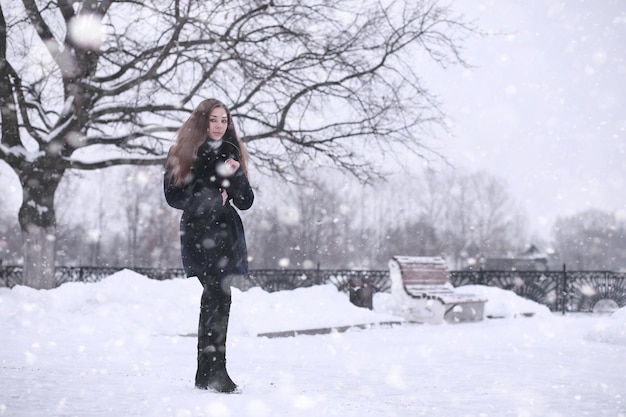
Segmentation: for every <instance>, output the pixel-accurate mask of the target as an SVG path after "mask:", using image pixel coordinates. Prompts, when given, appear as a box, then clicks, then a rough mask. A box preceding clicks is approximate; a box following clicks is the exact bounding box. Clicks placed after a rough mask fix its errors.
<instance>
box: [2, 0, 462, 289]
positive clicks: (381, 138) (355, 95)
mask: <svg viewBox="0 0 626 417" xmlns="http://www.w3.org/2000/svg"><path fill="white" fill-rule="evenodd" d="M357 6H358V7H357ZM469 30H470V29H469V28H468V27H467V26H465V25H464V24H463V23H462V22H460V21H459V20H458V19H455V18H454V17H453V16H450V14H449V12H448V10H447V9H446V8H442V7H439V6H438V5H437V3H436V1H414V2H390V3H386V2H368V3H363V2H358V4H357V3H355V2H354V1H350V0H337V1H334V2H318V1H308V0H303V1H299V2H285V3H283V2H282V1H280V0H268V1H256V0H229V1H195V0H180V1H173V2H154V1H150V0H146V1H136V0H132V1H130V0H129V1H124V0H118V1H113V0H85V1H82V2H68V1H65V0H59V1H47V0H46V1H43V0H22V1H21V2H18V1H7V0H0V109H1V114H2V119H1V120H2V129H1V130H2V138H1V141H0V143H1V145H2V146H0V159H1V160H3V161H4V162H5V163H7V164H8V165H9V166H10V167H11V168H12V169H13V170H14V171H15V172H16V174H17V175H18V177H19V179H20V183H21V185H22V188H23V202H22V205H21V208H20V210H19V223H20V226H21V229H22V232H23V235H24V277H25V282H26V284H28V285H31V286H34V287H39V288H48V287H52V286H54V277H53V269H54V256H55V249H54V247H55V246H54V245H55V240H56V215H55V207H54V195H55V192H56V190H57V188H58V185H59V182H60V181H61V179H62V178H63V176H64V175H65V173H66V172H67V171H68V170H75V169H79V170H93V169H100V168H104V167H109V166H113V165H120V164H136V165H147V164H161V163H162V162H163V155H164V153H165V151H166V150H167V148H168V146H169V143H170V142H169V140H170V139H171V136H172V133H173V132H174V131H175V130H176V129H177V128H178V126H179V125H180V123H181V121H182V120H184V118H186V117H187V115H188V114H189V112H190V111H191V110H192V108H193V107H194V105H195V104H196V102H197V101H199V99H201V98H206V97H209V96H214V97H219V98H221V99H222V100H223V101H225V102H226V103H228V104H229V105H230V107H231V109H232V112H233V116H234V117H235V119H236V122H237V123H238V124H239V125H240V126H239V128H240V131H241V132H245V134H244V135H243V136H244V140H245V141H247V142H249V143H250V144H252V146H251V148H252V150H253V153H254V155H255V159H256V161H257V164H256V165H257V168H258V169H266V170H271V171H275V172H279V173H282V174H283V175H287V174H288V173H289V170H290V168H292V167H296V168H298V169H299V168H300V167H302V166H304V164H307V165H309V166H310V165H311V164H312V163H313V162H314V163H315V164H326V163H330V164H335V165H337V166H339V167H341V168H343V169H346V170H350V171H351V172H353V173H354V174H355V175H358V176H359V177H360V178H362V179H363V180H367V179H368V178H370V177H371V176H373V175H375V174H376V171H375V170H372V169H369V167H368V164H369V162H371V161H368V160H367V158H365V157H364V156H363V155H364V153H359V152H357V151H356V150H357V149H361V150H367V149H368V147H370V146H375V147H380V146H393V145H394V144H397V143H399V144H402V145H403V146H406V147H408V148H410V149H411V150H413V151H414V152H416V153H422V152H424V151H425V148H423V147H422V146H421V142H420V141H419V140H418V139H417V138H418V137H419V134H420V129H421V128H423V127H424V125H425V124H428V123H430V122H432V121H436V120H437V119H439V118H440V116H441V115H440V113H439V111H438V109H437V106H436V103H435V101H434V99H433V97H431V96H430V95H429V94H428V93H427V89H426V88H425V87H424V86H422V85H421V83H420V78H419V77H418V74H417V73H416V68H418V66H416V65H413V62H412V59H414V58H415V57H417V56H421V57H428V58H430V59H432V60H435V61H437V62H439V63H441V64H442V65H447V64H450V63H452V62H460V61H461V60H460V58H459V53H458V52H459V51H458V44H459V42H460V41H461V40H462V38H463V37H465V36H466V35H467V34H468V31H469ZM253 143H254V144H253ZM355 145H358V146H355Z"/></svg>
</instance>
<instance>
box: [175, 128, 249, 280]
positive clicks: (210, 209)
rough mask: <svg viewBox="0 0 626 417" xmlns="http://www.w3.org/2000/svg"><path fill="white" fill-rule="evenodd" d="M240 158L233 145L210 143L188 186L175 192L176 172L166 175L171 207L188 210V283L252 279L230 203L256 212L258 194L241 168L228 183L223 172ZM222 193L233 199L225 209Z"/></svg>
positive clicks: (184, 233) (184, 247) (184, 221)
mask: <svg viewBox="0 0 626 417" xmlns="http://www.w3.org/2000/svg"><path fill="white" fill-rule="evenodd" d="M207 140H211V139H207ZM239 156H240V153H239V148H238V147H237V146H235V145H234V144H233V143H231V142H230V141H229V140H228V139H225V140H224V141H223V143H222V145H221V146H220V147H219V149H217V150H213V149H211V147H210V146H209V145H208V143H207V142H205V143H203V144H202V145H201V146H200V148H199V149H198V152H197V156H196V159H195V160H194V163H193V167H192V170H191V175H192V179H191V181H190V182H189V183H188V184H187V185H184V186H175V185H174V183H173V179H172V178H171V172H170V170H169V169H168V170H166V172H165V175H164V180H163V187H164V192H165V198H166V200H167V203H168V204H169V205H170V206H172V207H174V208H177V209H179V210H183V214H182V217H181V219H180V241H181V254H182V261H183V267H184V268H185V274H186V275H187V276H188V277H192V276H197V277H198V278H200V279H201V280H202V281H203V282H204V280H203V278H206V277H216V278H217V277H223V276H226V275H230V274H247V273H248V251H247V247H246V239H245V235H244V230H243V224H242V222H241V218H240V217H239V214H238V213H237V211H236V210H235V209H234V208H233V207H232V206H231V204H230V203H231V201H232V203H233V204H234V205H235V207H237V208H238V209H240V210H247V209H249V208H250V206H252V202H253V201H254V193H253V192H252V188H251V187H250V184H249V182H248V178H247V177H246V175H245V173H244V172H243V170H242V169H241V167H240V168H239V169H238V170H237V171H236V172H235V173H234V174H233V175H230V176H228V177H226V176H224V175H222V174H220V172H219V165H220V164H221V163H223V162H224V161H226V159H228V158H233V159H235V160H239ZM216 168H217V169H216ZM222 189H224V190H226V192H227V193H228V201H226V204H222V194H221V190H222Z"/></svg>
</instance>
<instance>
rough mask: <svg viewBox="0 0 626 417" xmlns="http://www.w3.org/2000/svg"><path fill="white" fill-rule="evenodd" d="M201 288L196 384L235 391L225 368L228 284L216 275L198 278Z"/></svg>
mask: <svg viewBox="0 0 626 417" xmlns="http://www.w3.org/2000/svg"><path fill="white" fill-rule="evenodd" d="M202 281H203V282H202V284H203V287H204V290H203V292H202V299H201V302H200V319H199V323H198V370H197V371H196V388H200V389H209V388H210V389H212V390H214V391H217V392H225V393H226V392H228V393H230V392H235V391H236V390H237V385H236V384H235V383H234V382H233V381H232V380H231V379H230V376H229V375H228V372H226V333H227V331H228V318H229V316H230V304H231V294H230V286H228V285H223V284H224V283H223V282H221V281H222V280H219V279H210V278H208V279H205V280H202Z"/></svg>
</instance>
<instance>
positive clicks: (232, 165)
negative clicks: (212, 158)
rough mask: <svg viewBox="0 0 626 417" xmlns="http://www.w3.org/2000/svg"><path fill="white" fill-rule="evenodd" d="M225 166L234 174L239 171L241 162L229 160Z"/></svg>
mask: <svg viewBox="0 0 626 417" xmlns="http://www.w3.org/2000/svg"><path fill="white" fill-rule="evenodd" d="M225 164H226V165H228V166H229V167H230V168H231V169H232V170H233V172H235V171H237V170H238V169H239V165H241V164H240V163H239V161H237V160H235V159H233V158H228V159H227V160H226V162H225Z"/></svg>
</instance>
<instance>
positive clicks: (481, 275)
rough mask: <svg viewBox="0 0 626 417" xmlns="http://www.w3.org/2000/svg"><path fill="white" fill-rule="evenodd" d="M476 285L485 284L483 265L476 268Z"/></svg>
mask: <svg viewBox="0 0 626 417" xmlns="http://www.w3.org/2000/svg"><path fill="white" fill-rule="evenodd" d="M478 285H485V267H484V266H483V265H481V266H480V269H479V270H478Z"/></svg>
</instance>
